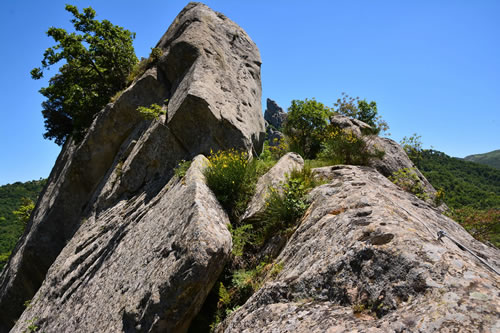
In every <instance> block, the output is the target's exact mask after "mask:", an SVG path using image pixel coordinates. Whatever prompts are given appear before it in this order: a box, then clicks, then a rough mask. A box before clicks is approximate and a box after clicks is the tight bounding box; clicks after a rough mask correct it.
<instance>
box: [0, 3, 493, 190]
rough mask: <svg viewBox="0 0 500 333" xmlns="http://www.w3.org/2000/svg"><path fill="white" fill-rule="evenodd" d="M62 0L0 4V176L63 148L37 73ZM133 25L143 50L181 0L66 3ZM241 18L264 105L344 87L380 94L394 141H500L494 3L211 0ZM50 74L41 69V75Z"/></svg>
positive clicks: (447, 145)
mask: <svg viewBox="0 0 500 333" xmlns="http://www.w3.org/2000/svg"><path fill="white" fill-rule="evenodd" d="M70 1H71V0H65V1H59V0H51V1H35V0H32V1H27V0H16V1H13V0H12V1H3V3H2V10H1V12H0V31H1V35H0V38H1V40H0V44H1V45H2V52H0V58H1V59H0V60H1V63H2V80H0V85H1V87H0V94H1V95H0V96H1V100H2V106H1V119H2V121H1V122H0V126H1V128H0V156H1V162H0V185H1V184H6V183H13V182H15V181H27V180H31V179H38V178H40V177H47V176H48V175H49V173H50V170H51V169H52V166H53V164H54V162H55V160H56V157H57V155H58V153H59V151H60V147H59V146H57V145H55V144H54V143H53V142H52V141H48V140H44V139H43V138H42V134H43V132H44V127H43V118H42V116H41V113H40V111H41V107H40V104H41V102H42V96H41V95H40V94H39V93H38V90H39V89H40V88H41V87H42V86H45V85H46V84H47V81H33V80H31V78H30V75H29V71H30V70H31V69H32V68H33V67H37V66H39V64H40V60H41V59H42V54H43V51H44V50H45V49H46V48H47V47H49V46H52V45H53V43H52V41H51V40H50V39H49V38H48V37H46V36H45V31H47V29H48V27H50V26H56V27H63V28H66V29H68V30H69V29H70V28H71V24H70V23H69V20H70V18H71V16H70V14H69V13H67V12H66V11H65V10H64V5H65V3H67V2H70ZM71 4H74V5H76V6H78V8H79V9H82V8H84V7H88V6H92V7H93V8H94V9H95V10H96V11H97V14H98V16H97V18H98V19H108V20H110V21H111V22H113V23H114V24H118V25H121V26H123V27H126V28H127V29H129V30H131V31H134V32H136V33H137V37H136V40H135V43H134V46H135V48H136V53H137V55H138V56H139V57H141V56H144V57H146V56H148V54H149V51H150V48H151V47H153V46H154V45H155V44H156V42H157V41H158V40H159V38H160V37H161V36H162V35H163V33H164V32H165V31H166V29H167V28H168V26H169V25H170V23H171V22H172V20H173V19H174V17H175V16H176V15H177V14H178V12H179V11H180V10H181V9H182V8H183V7H184V6H185V5H186V4H187V1H177V0H161V1H129V0H120V1H117V0H106V1H102V0H101V1H90V0H87V1H83V0H82V1H71ZM206 4H207V5H209V6H210V7H211V8H213V9H214V10H217V11H220V12H222V13H224V14H225V15H226V16H228V17H229V18H230V19H232V20H233V21H235V22H236V23H238V24H239V25H240V26H241V27H243V29H245V30H246V31H247V33H248V34H249V35H250V37H251V38H252V39H253V40H254V41H255V42H256V43H257V45H258V47H259V49H260V52H261V56H262V61H263V64H262V88H263V94H262V95H263V105H264V106H265V99H266V98H267V97H269V98H272V99H274V100H276V101H277V102H278V104H279V105H281V106H282V107H283V108H285V109H286V108H288V106H289V105H290V101H291V100H292V99H304V98H312V97H315V98H316V99H317V100H319V101H321V102H323V103H325V104H327V105H329V106H331V105H332V104H333V103H334V101H335V100H336V99H337V98H338V97H339V96H340V93H341V92H343V91H345V92H347V93H348V94H349V95H351V96H359V97H361V98H366V99H368V100H369V101H370V100H374V101H376V102H377V105H378V109H379V113H380V114H381V115H382V116H383V118H384V119H385V120H386V121H387V122H388V123H389V125H390V126H391V129H390V132H391V133H392V138H393V139H395V140H397V141H399V140H400V139H401V138H402V137H403V136H409V135H411V134H413V133H418V134H419V135H421V136H422V141H423V143H424V147H426V148H430V146H433V147H434V149H437V150H440V151H443V152H445V153H447V154H448V155H451V156H457V157H464V156H466V155H469V154H473V153H483V152H488V151H492V150H495V149H499V148H500V102H499V98H500V82H499V81H500V20H499V19H498V16H499V14H500V1H497V0H492V1H486V0H482V1H460V0H449V1H445V0H440V1H434V0H429V1H423V0H419V1H416V0H415V1H383V0H381V1H372V0H367V1H357V0H348V1H347V0H346V1H332V0H325V1H291V0H287V1H285V0H272V1H269V0H252V1H243V0H239V1H235V0H219V1H207V2H206ZM54 73H55V71H51V72H48V73H47V74H48V75H46V76H47V77H50V76H52V75H53V74H54Z"/></svg>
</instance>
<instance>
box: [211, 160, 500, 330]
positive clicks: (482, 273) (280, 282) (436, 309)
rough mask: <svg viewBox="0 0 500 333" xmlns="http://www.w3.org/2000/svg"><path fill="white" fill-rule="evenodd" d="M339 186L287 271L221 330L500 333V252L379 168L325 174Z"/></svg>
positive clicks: (320, 200)
mask: <svg viewBox="0 0 500 333" xmlns="http://www.w3.org/2000/svg"><path fill="white" fill-rule="evenodd" d="M315 172H316V174H318V175H321V176H323V177H325V178H327V179H330V182H329V183H328V184H325V185H321V186H319V187H317V188H316V189H314V190H313V191H312V192H311V194H310V198H311V200H312V205H311V207H310V208H309V210H308V211H307V212H306V215H305V217H304V218H303V220H302V222H301V224H300V225H299V227H298V229H297V230H296V231H295V233H294V234H293V236H292V237H291V239H290V240H289V241H288V243H287V245H286V246H285V248H284V250H283V251H282V253H281V254H280V256H279V257H278V258H277V260H276V262H279V263H282V265H283V269H282V270H281V272H280V273H279V274H278V275H277V277H276V278H274V279H270V280H269V281H268V282H267V283H266V284H265V285H264V286H263V287H262V288H261V289H260V290H259V291H257V292H256V293H255V294H254V295H253V296H252V297H251V298H250V299H249V300H248V301H247V302H246V303H245V305H244V306H242V307H241V308H239V309H238V310H236V311H235V312H233V313H232V314H231V315H230V316H229V318H227V319H226V320H225V321H224V322H223V323H222V324H221V325H220V326H219V327H218V330H217V331H218V332H225V333H229V332H248V333H249V332H380V333H382V332H422V333H423V332H498V330H499V329H500V319H499V318H500V295H499V291H500V277H499V276H498V275H497V274H496V273H494V272H492V271H491V270H489V269H488V268H487V267H486V266H485V265H483V264H482V263H481V262H480V261H478V260H477V259H476V258H475V257H473V256H472V255H471V254H469V253H468V252H465V251H463V250H462V249H460V248H459V247H458V246H457V245H456V244H455V243H453V242H451V241H450V240H449V239H447V238H443V239H442V240H437V232H438V231H440V230H443V231H445V232H446V233H447V234H449V235H450V236H452V237H453V238H454V239H456V240H457V241H459V242H460V243H461V244H463V245H465V246H467V247H468V248H470V249H472V250H473V251H474V252H475V253H477V254H478V255H480V256H481V257H483V258H485V259H486V260H487V261H488V262H489V263H490V264H491V265H493V266H496V267H497V269H498V267H499V266H500V251H499V250H498V249H494V248H491V247H488V246H486V245H484V244H482V243H480V242H478V241H476V240H474V239H473V238H472V236H470V235H469V234H468V233H467V232H466V231H465V230H464V229H463V228H462V227H461V226H459V225H458V224H457V223H455V222H454V221H452V220H450V219H449V218H447V217H445V216H443V215H442V214H440V213H439V212H438V211H437V210H435V209H434V208H433V207H432V206H430V205H428V204H427V203H425V202H424V201H422V200H420V199H418V198H416V197H415V196H413V195H412V194H409V193H406V192H404V191H402V190H401V189H399V188H398V187H397V186H395V185H394V184H392V183H391V182H390V181H389V180H388V179H387V178H385V177H384V176H382V175H381V174H380V173H378V172H377V171H375V170H374V169H372V168H370V167H356V166H334V167H325V168H319V169H315Z"/></svg>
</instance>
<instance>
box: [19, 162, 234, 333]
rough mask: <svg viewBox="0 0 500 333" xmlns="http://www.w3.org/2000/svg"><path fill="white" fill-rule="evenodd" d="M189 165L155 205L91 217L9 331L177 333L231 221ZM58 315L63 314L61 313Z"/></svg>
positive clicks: (196, 166)
mask: <svg viewBox="0 0 500 333" xmlns="http://www.w3.org/2000/svg"><path fill="white" fill-rule="evenodd" d="M207 163H208V160H207V159H206V158H205V157H203V156H198V157H197V158H195V159H194V161H193V163H192V165H191V167H190V168H189V170H188V172H187V174H186V176H185V177H184V178H183V179H182V180H180V179H179V178H177V177H174V178H172V179H171V181H170V182H169V183H167V184H166V185H165V186H164V187H163V189H162V190H160V192H159V193H158V194H157V195H156V196H155V198H153V199H149V200H148V199H147V196H148V193H147V192H143V193H141V194H140V195H138V196H136V197H135V198H133V199H131V200H123V201H122V202H120V203H118V204H116V205H114V206H113V207H110V208H109V209H106V210H104V211H101V212H99V213H97V212H93V214H91V215H90V216H89V217H88V219H86V220H85V221H83V222H82V225H81V227H80V228H79V229H78V231H77V232H76V234H75V236H74V237H73V238H72V239H71V240H70V241H69V243H68V244H67V245H66V246H65V247H64V249H63V251H62V252H61V253H60V255H59V256H58V258H57V259H56V261H55V262H54V263H53V264H52V266H51V268H50V270H49V272H48V273H47V277H46V279H45V281H44V283H43V285H42V287H41V288H40V289H39V290H38V292H37V294H36V295H35V296H34V298H33V301H32V302H31V305H30V307H29V308H28V309H26V310H25V311H24V313H23V315H22V316H21V317H20V318H19V320H18V322H17V324H16V326H15V327H14V329H13V330H12V332H23V331H24V330H25V329H26V327H27V326H28V325H29V324H30V323H32V322H33V318H37V319H36V320H35V321H34V322H33V323H34V324H36V325H37V326H38V327H40V330H41V331H46V332H129V331H143V332H183V331H186V330H187V328H188V327H189V323H190V321H191V319H192V318H193V317H194V315H195V314H196V313H197V312H198V310H199V309H200V307H201V305H202V304H203V301H204V300H205V297H206V296H207V294H208V292H209V291H210V288H211V287H212V285H213V284H214V282H215V280H216V279H217V278H218V276H219V274H220V272H221V271H222V269H223V267H224V263H225V261H226V260H227V258H228V257H229V253H230V252H231V234H230V233H229V231H228V229H227V225H228V224H229V219H228V217H227V215H226V213H225V212H224V211H223V210H222V208H221V207H220V205H219V203H218V202H217V199H216V198H215V197H214V195H213V194H212V192H211V191H210V190H209V189H208V187H207V186H206V185H205V180H204V176H203V174H202V170H203V169H204V167H205V166H206V165H207ZM61 309H62V311H61Z"/></svg>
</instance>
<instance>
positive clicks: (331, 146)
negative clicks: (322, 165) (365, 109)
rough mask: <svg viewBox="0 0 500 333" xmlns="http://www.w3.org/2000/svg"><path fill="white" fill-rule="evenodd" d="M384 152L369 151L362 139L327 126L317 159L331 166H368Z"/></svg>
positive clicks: (348, 132)
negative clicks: (325, 136) (326, 132)
mask: <svg viewBox="0 0 500 333" xmlns="http://www.w3.org/2000/svg"><path fill="white" fill-rule="evenodd" d="M383 156H384V152H383V151H381V150H377V149H376V148H374V149H373V151H372V150H370V148H369V146H368V144H367V143H366V141H365V139H364V138H358V137H357V136H356V135H354V134H353V133H352V132H350V131H345V130H342V129H339V128H336V127H334V126H329V130H328V134H327V138H326V140H325V141H324V142H323V145H322V150H321V152H320V153H319V155H318V158H319V159H322V160H327V161H330V162H331V164H351V165H368V164H369V162H370V160H371V159H373V158H382V157H383Z"/></svg>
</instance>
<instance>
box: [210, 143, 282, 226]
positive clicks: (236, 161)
mask: <svg viewBox="0 0 500 333" xmlns="http://www.w3.org/2000/svg"><path fill="white" fill-rule="evenodd" d="M208 160H209V162H210V163H209V165H208V167H207V168H206V169H205V172H204V174H205V178H206V180H207V185H208V187H210V189H211V190H212V191H213V192H214V194H215V196H216V197H217V200H219V202H220V203H221V205H222V207H224V209H225V210H226V212H227V213H228V214H229V217H230V219H231V221H232V223H233V224H234V225H235V226H236V225H237V224H238V221H239V217H240V216H241V215H242V214H243V213H244V212H245V210H246V208H247V206H248V202H249V201H250V199H251V198H252V196H253V194H254V193H255V186H256V184H257V180H258V178H259V177H260V176H261V175H263V174H264V173H266V172H267V171H268V170H269V169H270V168H271V167H272V166H273V165H274V164H275V163H276V161H274V160H264V159H260V160H258V159H253V160H251V161H249V159H248V154H247V153H246V152H239V151H236V150H234V149H230V150H226V151H218V152H217V153H213V152H212V154H211V155H210V156H209V157H208Z"/></svg>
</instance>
